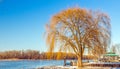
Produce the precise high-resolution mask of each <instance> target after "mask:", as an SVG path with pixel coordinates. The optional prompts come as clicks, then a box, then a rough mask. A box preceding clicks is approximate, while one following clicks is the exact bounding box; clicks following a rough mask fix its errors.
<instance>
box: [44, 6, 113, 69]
mask: <svg viewBox="0 0 120 69" xmlns="http://www.w3.org/2000/svg"><path fill="white" fill-rule="evenodd" d="M46 29H47V30H46V31H47V37H46V38H47V39H46V42H47V44H49V51H50V52H53V51H54V49H55V48H58V51H65V52H66V51H69V52H71V51H72V52H74V53H75V54H76V56H77V58H78V67H81V66H82V57H83V53H84V50H85V48H89V49H91V50H92V49H94V50H96V52H102V51H105V50H106V48H107V46H108V45H109V42H110V36H111V35H110V34H111V26H110V19H109V17H108V16H107V15H106V14H104V13H101V12H99V11H97V12H93V11H91V10H87V9H82V8H70V9H67V10H63V11H61V12H60V13H58V14H56V15H54V16H53V17H52V18H51V22H50V24H47V25H46ZM101 50H102V51H101Z"/></svg>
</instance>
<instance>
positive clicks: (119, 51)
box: [112, 44, 120, 56]
mask: <svg viewBox="0 0 120 69" xmlns="http://www.w3.org/2000/svg"><path fill="white" fill-rule="evenodd" d="M112 51H114V52H115V53H117V54H118V55H119V56H120V44H115V45H113V48H112Z"/></svg>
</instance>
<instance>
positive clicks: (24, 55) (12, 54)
mask: <svg viewBox="0 0 120 69" xmlns="http://www.w3.org/2000/svg"><path fill="white" fill-rule="evenodd" d="M64 58H66V59H77V57H76V55H75V54H73V53H64V52H54V53H50V52H42V53H40V52H39V51H36V50H20V51H16V50H12V51H4V52H0V59H41V60H43V59H55V60H56V59H58V60H60V59H64ZM83 59H93V56H84V57H83Z"/></svg>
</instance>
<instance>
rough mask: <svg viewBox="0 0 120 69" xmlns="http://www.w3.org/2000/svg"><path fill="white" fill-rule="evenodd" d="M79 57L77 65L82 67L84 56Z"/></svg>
mask: <svg viewBox="0 0 120 69" xmlns="http://www.w3.org/2000/svg"><path fill="white" fill-rule="evenodd" d="M77 58H78V61H77V66H78V67H82V66H83V64H82V56H77Z"/></svg>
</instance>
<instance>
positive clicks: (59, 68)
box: [37, 66, 120, 69]
mask: <svg viewBox="0 0 120 69" xmlns="http://www.w3.org/2000/svg"><path fill="white" fill-rule="evenodd" d="M37 69H120V68H116V67H89V66H86V67H81V68H78V67H77V66H44V67H41V68H37Z"/></svg>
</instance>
